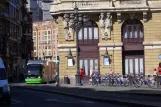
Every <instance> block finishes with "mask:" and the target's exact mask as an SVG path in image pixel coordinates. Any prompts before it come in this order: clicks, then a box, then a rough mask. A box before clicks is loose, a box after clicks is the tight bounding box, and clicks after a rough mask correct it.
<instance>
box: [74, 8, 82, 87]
mask: <svg viewBox="0 0 161 107" xmlns="http://www.w3.org/2000/svg"><path fill="white" fill-rule="evenodd" d="M74 13H75V18H74V28H75V31H76V52H77V54H76V58H77V71H76V75H75V78H76V85H77V86H80V85H81V79H80V73H79V69H80V68H79V58H78V56H79V54H78V51H79V46H78V29H79V25H80V23H79V21H82V19H81V15H78V7H77V6H76V5H75V8H74ZM79 16H80V18H79Z"/></svg>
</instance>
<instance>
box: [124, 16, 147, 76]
mask: <svg viewBox="0 0 161 107" xmlns="http://www.w3.org/2000/svg"><path fill="white" fill-rule="evenodd" d="M143 40H144V33H143V24H142V23H141V22H140V21H139V20H137V19H129V20H127V21H125V22H124V23H123V25H122V42H123V49H122V59H123V67H122V68H123V74H124V75H125V74H139V73H144V46H143Z"/></svg>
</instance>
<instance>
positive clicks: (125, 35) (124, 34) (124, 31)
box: [123, 26, 127, 38]
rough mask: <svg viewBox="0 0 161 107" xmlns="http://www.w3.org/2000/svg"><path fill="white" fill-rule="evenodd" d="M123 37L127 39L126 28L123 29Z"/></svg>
mask: <svg viewBox="0 0 161 107" xmlns="http://www.w3.org/2000/svg"><path fill="white" fill-rule="evenodd" d="M123 37H124V38H127V31H126V26H124V27H123Z"/></svg>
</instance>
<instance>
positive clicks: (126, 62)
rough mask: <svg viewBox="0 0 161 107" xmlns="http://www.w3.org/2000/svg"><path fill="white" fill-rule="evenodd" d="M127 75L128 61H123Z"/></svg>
mask: <svg viewBox="0 0 161 107" xmlns="http://www.w3.org/2000/svg"><path fill="white" fill-rule="evenodd" d="M127 74H128V59H125V75H127Z"/></svg>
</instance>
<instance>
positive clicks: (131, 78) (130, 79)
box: [129, 75, 133, 87]
mask: <svg viewBox="0 0 161 107" xmlns="http://www.w3.org/2000/svg"><path fill="white" fill-rule="evenodd" d="M132 84H133V77H132V75H130V77H129V85H130V87H132Z"/></svg>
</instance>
